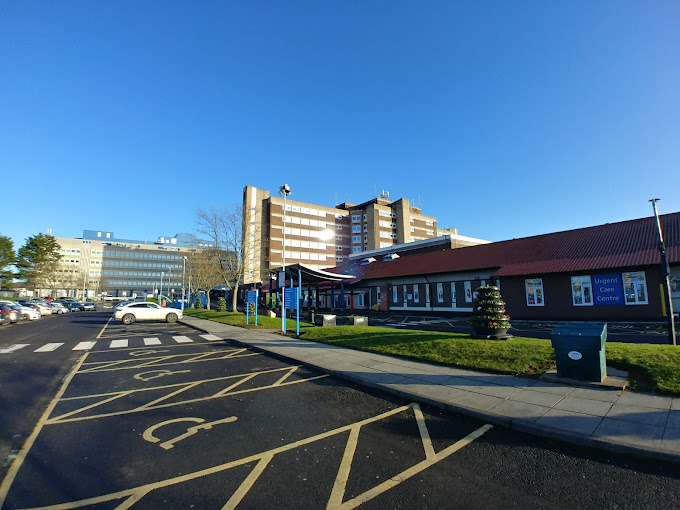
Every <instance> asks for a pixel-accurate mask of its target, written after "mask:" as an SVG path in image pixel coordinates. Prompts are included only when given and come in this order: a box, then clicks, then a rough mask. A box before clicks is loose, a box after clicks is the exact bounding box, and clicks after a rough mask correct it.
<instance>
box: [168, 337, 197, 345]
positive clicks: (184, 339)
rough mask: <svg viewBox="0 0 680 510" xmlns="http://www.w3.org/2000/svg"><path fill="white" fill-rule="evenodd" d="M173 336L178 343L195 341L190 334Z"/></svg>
mask: <svg viewBox="0 0 680 510" xmlns="http://www.w3.org/2000/svg"><path fill="white" fill-rule="evenodd" d="M172 338H173V340H174V341H175V342H177V343H178V344H186V343H193V340H192V339H191V338H189V337H188V336H173V337H172Z"/></svg>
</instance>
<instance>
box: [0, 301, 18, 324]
mask: <svg viewBox="0 0 680 510" xmlns="http://www.w3.org/2000/svg"><path fill="white" fill-rule="evenodd" d="M0 307H2V310H3V316H6V317H7V318H8V319H9V321H10V322H11V323H12V324H14V323H15V322H19V321H20V320H21V319H23V316H22V315H21V312H20V311H19V310H17V307H16V306H13V305H6V304H1V305H0Z"/></svg>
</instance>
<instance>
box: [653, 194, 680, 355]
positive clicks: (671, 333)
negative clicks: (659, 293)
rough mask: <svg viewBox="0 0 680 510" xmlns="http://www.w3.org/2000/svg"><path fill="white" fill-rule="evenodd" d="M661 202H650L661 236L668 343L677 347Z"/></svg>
mask: <svg viewBox="0 0 680 510" xmlns="http://www.w3.org/2000/svg"><path fill="white" fill-rule="evenodd" d="M658 201H659V199H658V198H652V199H651V200H650V202H651V203H652V208H653V209H654V217H655V218H656V231H657V233H658V234H659V252H661V270H662V271H663V273H664V276H665V277H666V282H665V285H666V289H665V290H666V296H665V297H666V301H667V302H668V305H667V307H666V310H667V313H668V343H669V344H671V345H677V342H676V340H675V318H674V317H673V297H672V296H671V268H670V266H669V265H668V257H667V255H666V246H665V245H664V242H663V232H661V221H659V213H658V212H657V210H656V203H657V202H658Z"/></svg>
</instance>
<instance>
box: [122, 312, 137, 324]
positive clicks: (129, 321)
mask: <svg viewBox="0 0 680 510" xmlns="http://www.w3.org/2000/svg"><path fill="white" fill-rule="evenodd" d="M133 322H135V316H134V315H132V314H131V313H126V314H125V315H123V324H132V323H133Z"/></svg>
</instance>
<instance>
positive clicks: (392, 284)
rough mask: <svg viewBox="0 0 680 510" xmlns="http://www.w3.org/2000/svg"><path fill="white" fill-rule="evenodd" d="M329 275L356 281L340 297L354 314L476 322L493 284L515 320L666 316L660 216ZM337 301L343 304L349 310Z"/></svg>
mask: <svg viewBox="0 0 680 510" xmlns="http://www.w3.org/2000/svg"><path fill="white" fill-rule="evenodd" d="M660 222H661V227H662V231H663V235H664V242H665V246H666V253H667V256H668V261H669V264H670V266H671V274H672V289H673V298H674V299H673V300H674V304H675V307H674V308H675V311H676V313H677V310H678V308H680V213H673V214H666V215H663V216H661V217H660ZM395 248H397V247H395ZM397 253H399V252H398V251H397ZM330 271H332V272H338V273H344V274H348V275H352V276H353V277H354V278H353V279H352V280H351V281H350V283H349V284H347V283H346V284H345V289H343V292H342V293H341V296H342V297H341V298H340V299H344V302H345V306H349V307H350V308H352V309H360V308H373V309H381V310H409V311H416V310H420V311H435V312H437V311H448V312H461V313H469V312H471V311H472V300H473V297H474V291H475V289H476V288H477V287H479V286H483V285H485V284H490V283H494V284H497V285H499V286H500V288H501V293H502V295H503V298H504V300H505V301H506V302H507V307H508V312H509V313H510V315H511V317H513V318H516V319H545V320H663V319H664V314H665V312H666V311H667V309H668V304H667V303H666V300H665V299H664V295H663V287H662V285H663V283H664V282H665V278H664V277H663V274H662V267H661V254H660V251H659V242H658V234H657V227H656V220H655V219H654V217H649V218H641V219H636V220H630V221H624V222H619V223H608V224H605V225H598V226H595V227H587V228H581V229H576V230H569V231H565V232H556V233H552V234H544V235H539V236H533V237H526V238H521V239H512V240H508V241H501V242H495V243H489V244H483V245H479V246H470V247H465V248H457V249H438V250H437V251H432V252H427V253H415V254H412V255H409V254H408V253H407V252H404V253H403V254H401V255H399V256H398V257H394V256H392V257H389V256H378V255H376V256H373V257H371V258H370V259H363V260H356V261H354V262H352V263H351V264H346V265H343V266H339V267H336V268H334V269H331V270H330ZM338 294H340V293H337V292H334V295H335V296H334V298H335V300H336V305H339V306H340V307H342V303H337V300H338V297H337V295H338ZM329 304H330V303H329Z"/></svg>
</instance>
